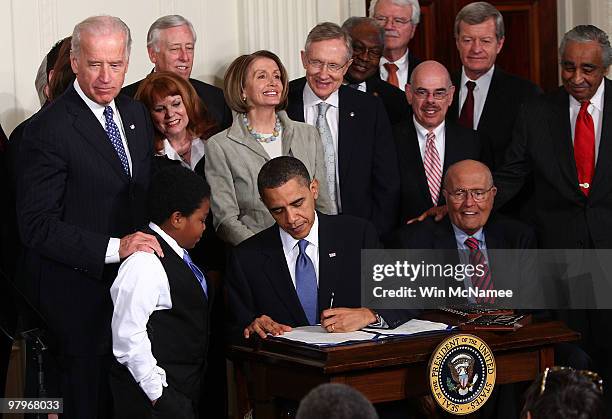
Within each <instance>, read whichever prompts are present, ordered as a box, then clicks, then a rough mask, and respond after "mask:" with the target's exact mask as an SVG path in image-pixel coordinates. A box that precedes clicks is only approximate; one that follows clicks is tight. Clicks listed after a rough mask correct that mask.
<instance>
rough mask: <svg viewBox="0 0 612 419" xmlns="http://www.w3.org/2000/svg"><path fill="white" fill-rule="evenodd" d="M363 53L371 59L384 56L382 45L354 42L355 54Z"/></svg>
mask: <svg viewBox="0 0 612 419" xmlns="http://www.w3.org/2000/svg"><path fill="white" fill-rule="evenodd" d="M362 54H366V55H367V56H368V59H370V60H377V59H379V58H380V57H382V55H383V50H382V48H381V47H366V46H365V45H363V44H362V43H361V42H354V43H353V55H356V56H360V55H362Z"/></svg>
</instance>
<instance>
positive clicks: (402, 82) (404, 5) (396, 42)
mask: <svg viewBox="0 0 612 419" xmlns="http://www.w3.org/2000/svg"><path fill="white" fill-rule="evenodd" d="M370 17H373V18H374V19H375V20H376V21H377V22H378V24H379V25H380V26H381V27H383V28H384V30H385V50H384V55H383V57H382V58H381V60H380V64H379V70H380V78H381V79H383V80H386V81H387V82H388V83H391V84H392V85H394V86H396V87H398V88H400V89H402V90H406V85H407V84H408V81H409V80H410V75H411V74H412V71H413V70H414V69H415V68H416V66H417V65H419V63H420V62H421V60H420V59H418V58H417V57H415V56H414V55H413V54H412V52H410V49H408V44H409V43H410V41H411V40H412V38H413V37H414V33H415V31H416V27H417V25H418V24H419V19H420V17H421V7H420V6H419V1H418V0H372V2H370Z"/></svg>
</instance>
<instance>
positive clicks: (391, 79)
mask: <svg viewBox="0 0 612 419" xmlns="http://www.w3.org/2000/svg"><path fill="white" fill-rule="evenodd" d="M383 65H384V66H385V68H386V69H387V71H388V72H389V76H387V83H391V84H392V85H394V86H395V87H397V88H399V79H398V78H397V70H398V67H397V66H396V65H395V64H393V63H384V64H383Z"/></svg>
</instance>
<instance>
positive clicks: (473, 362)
mask: <svg viewBox="0 0 612 419" xmlns="http://www.w3.org/2000/svg"><path fill="white" fill-rule="evenodd" d="M427 372H428V374H429V386H430V388H431V392H432V394H433V397H434V399H435V400H436V402H437V403H438V404H439V405H440V406H441V407H442V408H443V409H444V410H446V411H447V412H450V413H452V414H455V415H467V414H470V413H473V412H475V411H477V410H478V409H480V408H481V407H482V406H483V405H484V404H485V402H486V401H487V400H488V399H489V396H491V392H492V391H493V386H494V385H495V358H494V357H493V352H492V351H491V348H489V346H488V345H487V344H486V343H485V342H484V341H483V340H482V339H480V338H479V337H478V336H474V335H467V334H459V335H452V336H450V337H448V338H446V339H444V340H443V341H442V342H441V343H440V344H439V345H438V347H437V348H436V350H435V351H434V352H433V354H432V356H431V358H430V360H429V367H428V369H427Z"/></svg>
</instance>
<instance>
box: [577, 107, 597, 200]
mask: <svg viewBox="0 0 612 419" xmlns="http://www.w3.org/2000/svg"><path fill="white" fill-rule="evenodd" d="M589 105H590V102H589V101H586V102H582V103H581V105H580V112H578V117H577V118H576V132H575V133H574V158H575V159H576V171H577V172H578V183H579V186H580V189H581V190H582V193H584V194H585V195H586V196H589V190H590V188H591V181H592V180H593V171H594V170H595V126H594V124H593V117H591V114H589V112H588V110H587V109H588V107H589Z"/></svg>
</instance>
